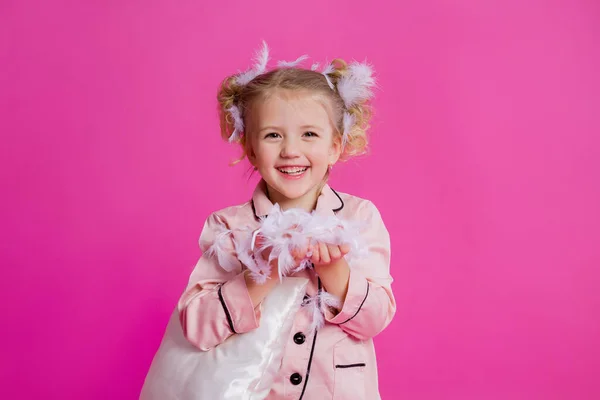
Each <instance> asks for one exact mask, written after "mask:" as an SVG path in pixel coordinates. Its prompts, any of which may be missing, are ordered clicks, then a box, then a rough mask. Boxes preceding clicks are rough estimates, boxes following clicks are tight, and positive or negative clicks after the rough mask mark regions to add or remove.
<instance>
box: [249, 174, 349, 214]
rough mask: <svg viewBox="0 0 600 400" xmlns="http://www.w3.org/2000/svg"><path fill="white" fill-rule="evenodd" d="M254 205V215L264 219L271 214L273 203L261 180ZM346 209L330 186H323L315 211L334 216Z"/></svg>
mask: <svg viewBox="0 0 600 400" xmlns="http://www.w3.org/2000/svg"><path fill="white" fill-rule="evenodd" d="M252 204H253V207H254V215H255V216H256V217H264V216H267V215H268V214H269V212H270V211H271V208H273V203H272V202H271V200H269V198H268V197H267V184H266V183H265V181H264V180H261V181H260V182H259V183H258V185H257V186H256V189H254V194H253V195H252ZM343 208H344V202H343V201H342V199H341V197H340V196H339V194H337V192H336V191H335V190H333V189H332V188H331V187H330V186H329V185H328V184H325V186H323V189H322V190H321V194H320V195H319V197H318V198H317V207H316V208H315V211H316V212H317V213H318V214H322V215H334V214H335V213H336V212H338V211H340V210H341V209H343Z"/></svg>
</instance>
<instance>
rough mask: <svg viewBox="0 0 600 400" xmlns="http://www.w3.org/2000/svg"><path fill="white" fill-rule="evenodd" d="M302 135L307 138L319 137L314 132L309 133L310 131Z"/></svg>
mask: <svg viewBox="0 0 600 400" xmlns="http://www.w3.org/2000/svg"><path fill="white" fill-rule="evenodd" d="M304 135H305V136H308V137H316V136H319V135H317V134H316V133H314V132H310V131H309V132H305V133H304Z"/></svg>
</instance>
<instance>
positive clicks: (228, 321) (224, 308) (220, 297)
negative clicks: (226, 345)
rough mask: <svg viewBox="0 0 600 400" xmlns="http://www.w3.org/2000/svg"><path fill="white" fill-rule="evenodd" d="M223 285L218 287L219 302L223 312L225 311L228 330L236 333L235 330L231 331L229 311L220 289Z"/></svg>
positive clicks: (231, 323)
mask: <svg viewBox="0 0 600 400" xmlns="http://www.w3.org/2000/svg"><path fill="white" fill-rule="evenodd" d="M222 287H223V285H220V286H219V300H220V301H221V305H222V306H223V310H225V316H226V317H227V323H228V324H229V328H231V331H232V332H233V333H237V332H236V331H235V329H233V321H232V320H231V314H229V310H228V309H227V305H226V304H225V299H223V294H222V293H221V288H222Z"/></svg>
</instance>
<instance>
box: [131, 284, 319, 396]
mask: <svg viewBox="0 0 600 400" xmlns="http://www.w3.org/2000/svg"><path fill="white" fill-rule="evenodd" d="M307 283H308V279H306V278H296V277H293V278H292V277H286V278H284V279H283V282H282V283H281V284H280V285H277V286H276V287H275V288H274V289H273V290H272V291H271V293H269V295H268V296H267V297H266V298H265V299H264V300H263V302H262V312H261V319H260V326H259V327H258V328H257V329H255V330H252V331H250V332H246V333H243V334H236V335H233V336H231V337H229V338H228V339H227V340H225V342H223V343H221V344H220V345H219V346H217V347H215V348H214V349H212V350H210V351H207V352H203V351H200V350H198V349H197V348H196V347H194V346H192V345H191V344H190V343H189V342H188V341H187V340H186V339H185V337H184V336H183V332H182V329H181V325H180V322H179V318H178V315H177V310H175V312H173V314H172V315H171V319H170V320H169V324H168V325H167V329H166V332H165V335H164V337H163V340H162V342H161V344H160V347H159V349H158V352H157V353H156V355H155V356H154V360H153V361H152V365H151V366H150V370H149V371H148V374H147V376H146V380H145V382H144V386H143V388H142V392H141V395H140V400H217V399H222V400H232V399H235V400H262V399H264V398H266V397H267V395H268V394H269V391H270V390H271V387H272V385H273V382H274V379H275V376H276V375H277V373H278V371H279V369H280V367H281V361H282V357H283V352H284V349H285V344H286V342H287V341H288V338H289V335H290V330H291V329H292V325H293V322H294V318H295V316H296V312H297V311H298V309H299V308H300V306H301V304H302V300H303V297H304V294H305V292H306V286H307Z"/></svg>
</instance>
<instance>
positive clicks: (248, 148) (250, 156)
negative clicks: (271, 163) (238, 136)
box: [244, 137, 256, 167]
mask: <svg viewBox="0 0 600 400" xmlns="http://www.w3.org/2000/svg"><path fill="white" fill-rule="evenodd" d="M246 140H250V139H249V138H248V137H246ZM244 151H245V152H246V157H247V158H248V161H250V164H252V166H254V167H255V166H256V153H254V149H253V148H252V143H244Z"/></svg>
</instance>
